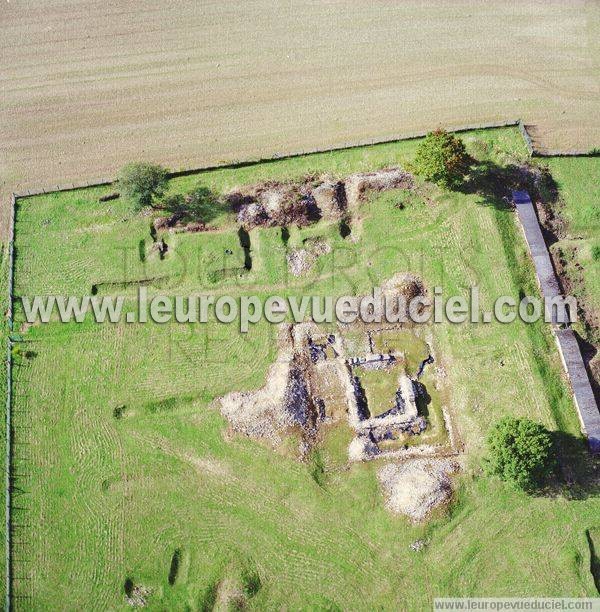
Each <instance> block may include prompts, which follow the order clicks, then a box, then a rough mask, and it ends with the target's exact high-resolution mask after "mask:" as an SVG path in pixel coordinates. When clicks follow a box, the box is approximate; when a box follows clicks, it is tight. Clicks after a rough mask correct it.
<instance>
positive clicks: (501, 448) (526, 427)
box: [485, 417, 556, 491]
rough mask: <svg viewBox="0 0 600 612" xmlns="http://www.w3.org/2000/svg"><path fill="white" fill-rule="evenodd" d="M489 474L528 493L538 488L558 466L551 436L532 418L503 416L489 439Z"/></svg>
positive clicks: (487, 464)
mask: <svg viewBox="0 0 600 612" xmlns="http://www.w3.org/2000/svg"><path fill="white" fill-rule="evenodd" d="M487 446H488V456H487V458H486V464H485V467H486V471H487V472H488V473H489V474H495V475H497V476H499V477H500V478H501V479H502V480H505V481H507V482H510V483H512V484H514V485H516V486H518V487H519V488H521V489H523V490H525V491H531V490H533V489H536V488H538V487H539V486H541V485H542V484H543V482H544V480H545V479H546V478H547V477H548V476H549V475H550V474H551V473H552V471H553V470H554V468H555V467H556V459H555V456H554V448H553V443H552V436H551V434H550V432H549V431H548V430H547V429H546V428H545V427H544V426H543V425H540V424H539V423H536V422H534V421H531V420H530V419H524V418H520V419H519V418H515V417H504V418H503V419H501V420H500V421H498V423H496V425H494V427H492V429H491V431H490V433H489V436H488V439H487Z"/></svg>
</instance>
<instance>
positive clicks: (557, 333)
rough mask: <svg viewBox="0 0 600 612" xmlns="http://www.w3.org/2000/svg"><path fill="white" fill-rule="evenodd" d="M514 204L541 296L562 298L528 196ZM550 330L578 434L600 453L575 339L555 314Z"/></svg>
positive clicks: (599, 418)
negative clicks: (565, 379) (573, 407)
mask: <svg viewBox="0 0 600 612" xmlns="http://www.w3.org/2000/svg"><path fill="white" fill-rule="evenodd" d="M513 202H514V204H515V208H516V209H517V217H518V219H519V222H520V225H521V229H522V230H523V233H524V234H525V240H526V242H527V246H528V248H529V254H530V255H531V259H532V260H533V264H534V266H535V274H536V278H537V282H538V285H539V287H540V290H541V292H542V295H543V296H544V298H545V299H546V300H548V299H551V298H553V297H557V296H560V295H562V293H561V290H560V284H559V281H558V278H557V276H556V272H555V271H554V266H553V265H552V260H551V259H550V253H549V252H548V247H547V246H546V241H545V240H544V235H543V234H542V228H541V227H540V222H539V219H538V216H537V214H536V211H535V207H534V205H533V202H532V201H531V198H530V197H529V193H528V192H527V191H513ZM551 329H552V333H553V335H554V338H555V340H556V344H557V346H558V352H559V354H560V358H561V361H562V364H563V368H564V370H565V372H566V374H567V378H568V379H569V383H570V386H571V391H572V395H573V403H574V404H575V408H576V410H577V415H578V417H579V423H580V425H581V430H582V431H583V433H584V434H585V435H586V437H587V440H588V446H589V449H590V451H591V452H592V453H593V454H597V453H600V412H598V404H597V403H596V398H595V397H594V391H593V390H592V385H591V384H590V380H589V377H588V374H587V370H586V369H585V363H584V361H583V357H582V356H581V350H580V348H579V343H578V342H577V337H576V336H575V333H574V332H573V330H572V329H571V327H570V322H569V323H567V324H566V326H565V327H562V326H561V325H560V324H559V323H558V321H557V320H556V313H552V323H551Z"/></svg>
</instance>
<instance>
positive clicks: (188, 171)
mask: <svg viewBox="0 0 600 612" xmlns="http://www.w3.org/2000/svg"><path fill="white" fill-rule="evenodd" d="M519 123H520V119H511V120H509V121H497V122H491V123H480V124H472V125H462V126H455V127H448V128H447V130H448V131H449V132H455V133H461V132H472V131H474V130H493V129H499V128H504V127H517V126H518V125H519ZM427 134H428V132H417V133H413V134H406V135H403V136H390V137H389V138H373V139H368V140H359V141H356V142H352V143H345V144H341V145H339V146H335V147H324V148H315V149H306V150H303V151H296V152H292V153H282V154H278V153H275V154H274V155H272V156H271V157H256V158H249V159H246V160H242V161H231V162H224V163H222V164H211V165H206V166H192V167H190V168H183V167H182V168H179V169H177V170H173V171H171V172H169V173H168V177H169V178H177V177H179V176H189V175H192V174H201V173H203V172H211V171H212V170H223V169H228V168H230V169H235V168H244V167H247V166H255V165H258V164H266V163H270V162H274V161H281V160H285V159H293V158H294V157H303V156H305V155H316V154H318V153H333V152H334V151H345V150H348V149H358V148H361V147H369V146H375V145H381V144H391V143H394V142H402V141H405V140H418V139H419V138H424V137H425V136H427ZM116 180H117V179H116V177H114V178H107V177H104V178H97V179H91V180H89V181H84V182H81V183H66V184H64V185H51V186H48V187H37V188H32V189H26V190H23V191H20V192H18V193H15V194H14V195H15V197H16V198H17V199H18V198H28V197H31V196H38V195H44V194H50V193H58V192H62V191H75V190H77V189H87V188H90V187H105V186H107V185H112V184H113V183H115V182H116Z"/></svg>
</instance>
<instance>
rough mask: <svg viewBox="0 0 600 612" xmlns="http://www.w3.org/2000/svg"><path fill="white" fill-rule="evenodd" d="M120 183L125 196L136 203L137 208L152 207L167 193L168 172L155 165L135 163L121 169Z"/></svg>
mask: <svg viewBox="0 0 600 612" xmlns="http://www.w3.org/2000/svg"><path fill="white" fill-rule="evenodd" d="M118 181H119V186H120V189H121V191H122V192H123V194H124V195H125V196H126V197H127V198H129V199H130V200H132V201H133V202H134V203H135V205H136V208H142V207H144V206H150V205H151V204H152V202H153V201H154V199H155V198H159V197H160V196H162V195H163V194H164V193H165V190H166V188H167V184H168V178H167V170H166V169H165V168H163V167H162V166H158V165H155V164H148V163H145V162H134V163H130V164H127V165H125V166H123V167H122V168H121V170H120V172H119V176H118Z"/></svg>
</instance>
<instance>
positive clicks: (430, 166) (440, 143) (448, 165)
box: [414, 129, 471, 188]
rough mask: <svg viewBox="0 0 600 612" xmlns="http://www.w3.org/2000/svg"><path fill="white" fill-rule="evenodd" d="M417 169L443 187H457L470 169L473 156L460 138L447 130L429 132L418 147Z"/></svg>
mask: <svg viewBox="0 0 600 612" xmlns="http://www.w3.org/2000/svg"><path fill="white" fill-rule="evenodd" d="M414 165H415V170H416V171H417V174H420V175H421V176H423V178H425V179H426V180H428V181H432V182H434V183H437V184H438V185H441V186H442V187H448V188H452V187H457V186H458V185H460V184H461V182H462V180H463V179H464V177H465V175H466V174H467V172H468V171H469V166H470V165H471V158H470V156H469V154H468V153H467V150H466V149H465V145H464V143H463V141H462V140H461V139H460V138H457V137H456V136H454V135H453V134H449V133H448V132H446V131H445V130H441V129H440V130H435V131H434V132H430V133H429V134H427V136H426V137H425V139H424V140H423V141H422V142H421V143H420V144H419V146H418V148H417V155H416V157H415V164H414Z"/></svg>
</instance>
